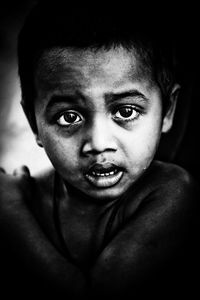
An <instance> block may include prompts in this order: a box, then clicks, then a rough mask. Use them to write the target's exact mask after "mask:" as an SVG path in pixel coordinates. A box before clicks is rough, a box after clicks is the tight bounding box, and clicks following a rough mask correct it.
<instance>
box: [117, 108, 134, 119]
mask: <svg viewBox="0 0 200 300" xmlns="http://www.w3.org/2000/svg"><path fill="white" fill-rule="evenodd" d="M119 113H120V115H121V116H122V117H123V118H129V117H130V116H131V115H132V113H133V109H132V108H130V107H123V108H120V109H119Z"/></svg>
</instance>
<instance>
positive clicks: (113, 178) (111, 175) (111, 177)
mask: <svg viewBox="0 0 200 300" xmlns="http://www.w3.org/2000/svg"><path fill="white" fill-rule="evenodd" d="M123 173H124V171H123V169H122V168H120V167H118V166H116V165H115V164H111V163H105V164H95V165H93V166H92V167H91V168H90V169H89V171H88V172H87V173H86V174H85V177H86V179H87V180H88V181H89V182H90V183H91V184H92V185H93V186H95V187H98V188H109V187H112V186H114V185H116V184H117V183H118V182H119V181H120V180H121V178H122V176H123Z"/></svg>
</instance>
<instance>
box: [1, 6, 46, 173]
mask: <svg viewBox="0 0 200 300" xmlns="http://www.w3.org/2000/svg"><path fill="white" fill-rule="evenodd" d="M33 4H34V1H33V0H26V1H15V2H14V1H9V0H8V1H6V3H1V4H0V166H2V167H4V168H5V170H6V171H7V172H8V173H12V172H13V169H15V168H17V167H19V166H21V165H27V166H28V167H29V168H30V170H31V173H32V174H35V173H37V172H39V171H40V170H42V169H44V168H46V167H49V166H50V162H49V160H48V158H47V157H46V155H45V153H44V150H43V149H42V148H40V147H38V146H37V144H36V142H35V139H34V135H33V133H32V132H31V130H30V128H29V125H28V122H27V120H26V117H25V115H24V113H23V111H22V108H21V105H20V99H21V92H20V85H19V79H18V74H17V56H16V48H17V35H18V32H19V30H20V28H21V26H22V24H23V21H24V18H25V16H26V14H27V13H28V11H29V10H30V9H31V7H32V5H33Z"/></svg>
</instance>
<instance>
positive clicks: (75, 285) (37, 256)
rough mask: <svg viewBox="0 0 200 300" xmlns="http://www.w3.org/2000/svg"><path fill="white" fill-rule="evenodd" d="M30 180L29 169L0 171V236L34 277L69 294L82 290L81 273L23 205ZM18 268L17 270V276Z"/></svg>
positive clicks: (81, 291)
mask: <svg viewBox="0 0 200 300" xmlns="http://www.w3.org/2000/svg"><path fill="white" fill-rule="evenodd" d="M30 180H31V177H30V174H29V172H26V171H25V172H24V170H18V171H16V172H15V176H11V175H7V174H4V173H3V172H0V195H1V199H0V227H1V230H0V234H1V238H2V236H3V237H4V238H5V239H6V243H8V244H9V248H10V249H11V250H12V251H13V253H14V256H15V257H16V258H17V259H18V258H20V257H21V258H22V262H23V263H24V262H25V266H26V267H27V270H28V269H29V267H30V269H33V267H34V270H33V271H34V272H35V274H36V277H38V276H39V278H44V280H45V282H47V284H48V285H49V287H48V289H50V288H51V284H52V285H53V286H57V287H58V288H60V289H63V288H65V287H67V289H66V290H68V291H69V290H70V291H69V294H71V293H72V294H74V295H79V294H82V293H84V291H85V286H86V283H85V278H84V275H83V274H82V273H81V271H80V270H79V269H78V268H77V267H76V266H74V265H73V264H71V263H70V262H68V261H67V260H66V259H65V258H63V257H62V256H61V255H60V254H59V252H56V251H55V248H54V246H53V245H52V244H51V242H50V241H49V240H48V238H47V237H46V235H45V234H44V233H43V231H42V230H41V228H40V227H39V225H38V222H37V221H36V220H35V218H34V216H33V214H32V213H31V211H30V210H29V209H27V206H26V202H27V201H24V197H31V196H32V191H31V184H30ZM3 243H4V242H3ZM0 248H1V245H0ZM8 260H9V257H8ZM20 271H21V270H18V275H19V277H20ZM11 272H12V270H11ZM28 276H29V274H28V273H27V277H28ZM3 277H4V275H3ZM18 279H19V278H16V281H17V280H18ZM32 284H33V286H34V284H35V283H34V282H33V283H32ZM35 288H37V287H36V286H35Z"/></svg>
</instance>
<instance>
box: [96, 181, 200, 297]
mask: <svg viewBox="0 0 200 300" xmlns="http://www.w3.org/2000/svg"><path fill="white" fill-rule="evenodd" d="M196 197H197V194H196V192H195V188H194V186H193V184H192V182H191V181H190V180H189V181H188V178H187V180H185V178H184V179H183V181H182V180H181V181H180V182H179V179H175V180H173V177H172V180H170V181H169V182H166V183H165V184H159V185H157V186H156V188H155V189H154V190H153V191H151V193H150V194H149V196H148V197H147V198H146V201H145V202H144V203H143V204H142V205H141V206H140V208H139V210H138V213H137V214H136V215H135V216H134V217H132V218H131V217H130V218H129V220H128V221H127V223H126V224H125V226H124V227H123V228H122V229H121V230H120V231H119V232H118V234H117V235H116V236H115V237H114V238H113V239H112V240H111V242H110V243H109V244H108V245H107V247H106V248H105V249H104V251H103V252H102V253H101V255H100V256H99V257H98V259H97V261H96V264H95V266H94V268H93V269H92V272H91V282H92V287H93V290H94V291H95V292H97V291H98V293H99V292H102V291H110V293H111V294H116V295H118V294H119V293H120V292H122V291H126V290H128V289H131V290H132V291H135V290H136V289H137V288H138V289H141V291H142V290H143V291H144V290H145V288H146V289H147V290H146V292H147V293H148V287H147V286H148V284H149V287H151V288H152V287H155V284H156V289H159V285H161V284H163V287H165V289H166V290H168V289H169V288H170V284H172V281H173V280H174V283H175V285H176V287H177V288H178V286H179V287H180V288H181V289H182V290H183V288H184V283H183V282H182V279H183V278H184V280H186V276H188V277H187V279H188V278H192V277H193V276H194V274H192V273H188V272H187V271H188V266H187V263H188V262H187V261H186V260H188V261H189V263H191V264H192V263H194V262H195V260H194V261H193V262H192V261H190V260H191V257H192V256H193V249H192V247H194V246H193V244H191V243H190V242H188V241H189V239H190V234H191V231H193V230H194V229H197V228H195V225H194V226H193V224H192V223H193V221H194V219H195V215H196V214H195V213H196V212H197V210H196ZM197 200H198V199H197ZM191 241H192V239H191ZM175 264H176V266H175ZM178 276H182V277H183V278H182V279H180V278H179V277H178ZM191 280H192V279H191ZM144 282H145V284H144ZM158 282H159V283H158ZM185 283H186V286H187V285H189V282H188V281H187V280H186V282H185ZM144 292H145V291H144Z"/></svg>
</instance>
